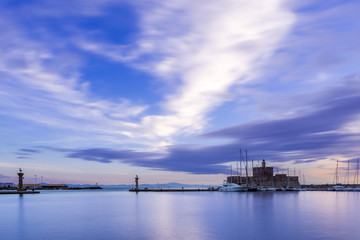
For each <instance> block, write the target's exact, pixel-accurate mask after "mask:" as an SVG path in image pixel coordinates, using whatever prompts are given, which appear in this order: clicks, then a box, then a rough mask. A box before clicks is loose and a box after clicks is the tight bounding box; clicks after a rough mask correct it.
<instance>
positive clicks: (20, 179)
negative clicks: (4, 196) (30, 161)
mask: <svg viewBox="0 0 360 240" xmlns="http://www.w3.org/2000/svg"><path fill="white" fill-rule="evenodd" d="M17 175H18V176H19V189H18V191H24V186H23V179H24V177H23V176H24V173H23V172H22V170H21V168H19V172H18V174H17Z"/></svg>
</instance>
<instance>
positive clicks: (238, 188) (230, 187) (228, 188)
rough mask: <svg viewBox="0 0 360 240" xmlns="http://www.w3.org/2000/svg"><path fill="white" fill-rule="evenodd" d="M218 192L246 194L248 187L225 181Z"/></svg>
mask: <svg viewBox="0 0 360 240" xmlns="http://www.w3.org/2000/svg"><path fill="white" fill-rule="evenodd" d="M219 191H220V192H247V191H248V187H246V186H242V185H239V184H236V183H229V182H227V181H226V180H225V181H224V183H223V185H222V186H220V187H219Z"/></svg>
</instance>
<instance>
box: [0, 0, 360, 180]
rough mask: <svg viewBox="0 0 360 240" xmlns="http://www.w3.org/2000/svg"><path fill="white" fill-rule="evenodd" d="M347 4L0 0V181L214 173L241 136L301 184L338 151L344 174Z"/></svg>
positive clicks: (329, 172) (351, 143)
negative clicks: (19, 177) (18, 176)
mask: <svg viewBox="0 0 360 240" xmlns="http://www.w3.org/2000/svg"><path fill="white" fill-rule="evenodd" d="M359 10H360V2H359V1H350V0H348V1H344V0H341V1H340V0H328V1H313V0H304V1H283V0H264V1H245V0H223V1H216V0H198V1H190V0H174V1H160V0H143V1H130V0H94V1H86V0H72V1H56V0H28V1H16V0H3V1H1V2H0V16H1V17H0V32H1V34H0V182H8V181H10V182H16V173H17V172H18V169H19V168H22V169H23V172H24V173H25V175H24V177H25V180H24V181H25V183H34V182H36V181H37V182H40V181H43V182H47V183H72V184H85V183H89V184H94V183H99V184H133V182H134V177H135V175H139V177H140V183H149V184H151V183H167V182H180V183H189V184H190V183H191V184H221V183H222V181H223V179H225V177H226V176H227V175H230V174H231V171H230V168H232V169H233V174H237V173H236V172H237V168H238V167H237V165H238V164H239V160H240V149H241V150H242V153H243V155H244V156H245V151H246V150H247V152H248V160H249V165H251V166H258V165H259V161H261V160H262V159H266V161H267V164H268V166H274V167H275V172H278V173H289V174H290V175H294V174H296V175H299V176H300V180H301V182H302V183H305V182H306V183H332V182H333V179H334V173H335V167H336V163H337V161H339V166H340V170H341V171H340V172H341V174H342V176H340V177H342V179H345V173H346V172H347V171H346V170H347V168H349V169H350V170H349V172H350V175H351V177H348V178H347V179H351V181H353V180H352V179H353V176H355V173H356V169H357V166H356V162H357V161H356V159H357V158H359V157H360V154H359V146H360V71H359V67H358V66H359V65H360V46H359V44H358V43H359V42H360V19H359V15H358V13H359ZM244 156H243V157H244ZM348 161H349V164H347V162H348ZM242 166H244V163H242ZM243 172H244V169H243V168H242V173H243Z"/></svg>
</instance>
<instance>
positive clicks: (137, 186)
mask: <svg viewBox="0 0 360 240" xmlns="http://www.w3.org/2000/svg"><path fill="white" fill-rule="evenodd" d="M135 190H136V191H138V190H139V177H138V175H136V177H135Z"/></svg>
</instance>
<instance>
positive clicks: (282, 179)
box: [227, 160, 300, 188]
mask: <svg viewBox="0 0 360 240" xmlns="http://www.w3.org/2000/svg"><path fill="white" fill-rule="evenodd" d="M227 181H228V182H232V183H239V184H244V185H246V184H247V185H248V186H253V187H275V188H287V187H292V188H300V182H299V177H298V176H287V175H286V174H275V176H274V168H273V167H266V161H265V160H263V161H262V163H261V167H254V168H253V176H248V177H246V176H232V177H231V176H229V177H227Z"/></svg>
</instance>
